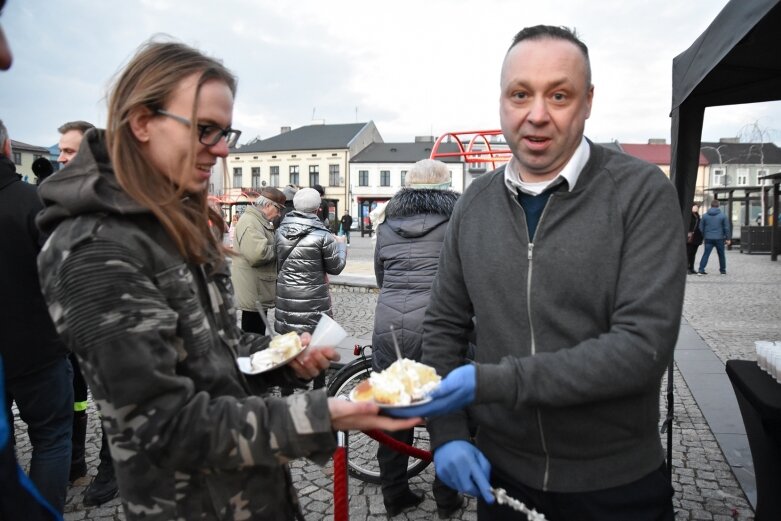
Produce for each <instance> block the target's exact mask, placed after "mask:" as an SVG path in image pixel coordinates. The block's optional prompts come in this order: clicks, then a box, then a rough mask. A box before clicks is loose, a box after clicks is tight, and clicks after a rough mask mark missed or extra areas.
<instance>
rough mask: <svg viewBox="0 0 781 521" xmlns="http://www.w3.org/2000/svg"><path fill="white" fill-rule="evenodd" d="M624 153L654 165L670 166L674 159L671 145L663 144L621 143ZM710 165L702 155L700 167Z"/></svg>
mask: <svg viewBox="0 0 781 521" xmlns="http://www.w3.org/2000/svg"><path fill="white" fill-rule="evenodd" d="M620 145H621V148H622V149H623V151H624V152H626V153H627V154H629V155H630V156H634V157H636V158H638V159H642V160H644V161H648V162H649V163H652V164H654V165H669V164H670V159H671V157H672V151H671V147H670V145H666V144H665V145H662V144H658V145H656V144H654V145H649V144H647V143H646V144H634V143H620ZM707 164H708V158H707V157H706V156H705V155H703V154H702V153H700V161H699V165H700V166H705V165H707Z"/></svg>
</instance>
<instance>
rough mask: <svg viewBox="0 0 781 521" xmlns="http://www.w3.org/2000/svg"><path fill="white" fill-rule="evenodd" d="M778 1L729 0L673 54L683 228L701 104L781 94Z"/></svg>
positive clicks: (675, 177)
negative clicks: (679, 51) (679, 52)
mask: <svg viewBox="0 0 781 521" xmlns="http://www.w3.org/2000/svg"><path fill="white" fill-rule="evenodd" d="M779 48H781V0H751V1H745V0H731V1H730V2H729V3H728V4H727V5H726V6H724V9H722V10H721V12H720V13H719V14H718V15H717V16H716V18H715V19H714V20H713V22H712V23H711V24H710V26H708V28H707V29H706V30H705V32H703V33H702V34H701V35H700V36H699V37H698V38H697V39H696V40H695V41H694V43H693V44H692V45H691V46H690V47H689V48H688V49H687V50H685V51H684V52H683V53H681V54H679V55H678V56H676V57H675V59H673V84H672V98H673V99H672V113H671V116H672V129H671V130H672V132H671V133H672V136H671V143H672V145H671V149H672V158H671V163H670V177H671V179H672V181H673V183H674V184H675V188H676V190H677V191H678V202H679V205H680V209H681V215H682V219H683V221H682V225H683V227H684V230H685V229H686V226H688V222H689V214H690V208H691V205H692V201H693V199H694V188H695V184H696V181H697V165H698V160H699V154H700V141H701V139H702V123H703V117H704V115H705V108H706V107H712V106H720V105H738V104H743V103H757V102H763V101H776V100H779V99H781V52H779Z"/></svg>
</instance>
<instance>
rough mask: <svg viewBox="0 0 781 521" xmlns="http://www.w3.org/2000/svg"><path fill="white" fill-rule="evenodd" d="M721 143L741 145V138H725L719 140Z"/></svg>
mask: <svg viewBox="0 0 781 521" xmlns="http://www.w3.org/2000/svg"><path fill="white" fill-rule="evenodd" d="M719 143H740V138H739V137H723V138H719Z"/></svg>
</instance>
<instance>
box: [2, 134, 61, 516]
mask: <svg viewBox="0 0 781 521" xmlns="http://www.w3.org/2000/svg"><path fill="white" fill-rule="evenodd" d="M10 157H13V155H12V152H11V140H10V139H9V137H8V131H7V130H6V128H5V125H3V124H2V121H0V221H2V223H3V247H2V248H0V287H2V288H3V298H2V299H0V354H2V358H3V361H4V365H5V375H4V376H5V389H6V392H5V403H3V404H1V405H0V406H2V407H4V411H5V413H6V414H7V417H8V418H9V419H12V418H13V414H12V412H11V411H12V409H11V406H12V403H13V402H16V406H17V408H18V410H19V416H20V418H21V419H22V421H24V422H25V423H26V424H27V433H28V435H29V437H30V442H31V444H32V447H33V452H32V459H31V461H30V479H31V480H32V482H33V483H34V484H35V485H36V487H38V490H39V491H40V492H41V495H42V496H43V497H44V498H45V499H46V500H47V501H48V502H49V503H50V504H51V505H52V506H53V507H54V509H55V510H57V511H58V512H60V513H62V511H63V509H64V507H65V496H66V491H67V486H68V470H69V467H70V458H71V421H72V420H71V419H72V416H73V412H72V406H73V387H72V385H71V380H72V378H73V371H72V369H71V365H70V363H69V362H68V349H67V347H66V346H65V344H63V343H62V341H61V340H60V338H59V335H58V334H57V331H56V329H55V327H54V324H53V323H52V320H51V318H50V316H49V311H48V307H47V306H46V302H45V301H44V299H43V295H42V294H41V287H40V284H39V281H38V268H37V264H36V257H37V255H38V252H39V251H40V249H41V247H42V245H43V238H42V237H41V235H40V234H39V232H38V228H36V226H35V216H36V214H37V213H38V212H39V211H40V210H41V209H42V208H43V205H42V204H41V201H40V199H39V197H38V193H37V191H36V187H35V185H32V184H27V183H24V182H22V180H21V176H20V175H18V174H17V173H16V168H15V166H14V163H13V161H11V160H10V159H9V158H10ZM9 437H10V440H9V444H10V443H11V442H13V427H11V429H10V433H9ZM31 515H32V514H31ZM27 519H30V518H27Z"/></svg>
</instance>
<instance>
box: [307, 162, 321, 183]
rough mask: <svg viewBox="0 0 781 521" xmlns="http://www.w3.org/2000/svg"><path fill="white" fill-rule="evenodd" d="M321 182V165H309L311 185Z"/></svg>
mask: <svg viewBox="0 0 781 521" xmlns="http://www.w3.org/2000/svg"><path fill="white" fill-rule="evenodd" d="M319 184H320V165H309V186H315V185H319Z"/></svg>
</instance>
